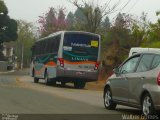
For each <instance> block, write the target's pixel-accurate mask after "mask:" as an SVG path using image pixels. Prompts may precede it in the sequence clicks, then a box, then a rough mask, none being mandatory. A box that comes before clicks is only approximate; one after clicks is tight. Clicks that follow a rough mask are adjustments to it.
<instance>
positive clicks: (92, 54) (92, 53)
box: [63, 33, 99, 61]
mask: <svg viewBox="0 0 160 120" xmlns="http://www.w3.org/2000/svg"><path fill="white" fill-rule="evenodd" d="M63 46H64V47H63V56H64V58H68V60H69V61H97V58H98V49H99V36H98V35H91V34H84V33H65V35H64V44H63Z"/></svg>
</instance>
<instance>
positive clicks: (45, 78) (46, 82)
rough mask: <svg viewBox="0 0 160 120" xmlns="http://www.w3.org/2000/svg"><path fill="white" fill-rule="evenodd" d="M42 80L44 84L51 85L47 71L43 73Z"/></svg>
mask: <svg viewBox="0 0 160 120" xmlns="http://www.w3.org/2000/svg"><path fill="white" fill-rule="evenodd" d="M44 80H45V84H46V85H51V80H50V79H49V78H48V73H47V71H46V72H45V74H44Z"/></svg>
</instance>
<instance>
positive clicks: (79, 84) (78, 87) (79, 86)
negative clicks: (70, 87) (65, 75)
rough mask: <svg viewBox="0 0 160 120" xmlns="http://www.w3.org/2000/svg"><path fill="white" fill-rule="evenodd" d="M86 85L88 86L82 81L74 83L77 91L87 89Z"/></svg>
mask: <svg viewBox="0 0 160 120" xmlns="http://www.w3.org/2000/svg"><path fill="white" fill-rule="evenodd" d="M85 85H86V82H84V81H81V80H77V81H75V82H74V87H75V88H76V89H83V88H84V87H85Z"/></svg>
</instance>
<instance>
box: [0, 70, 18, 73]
mask: <svg viewBox="0 0 160 120" xmlns="http://www.w3.org/2000/svg"><path fill="white" fill-rule="evenodd" d="M14 71H15V70H11V71H7V72H0V74H7V73H13V72H14Z"/></svg>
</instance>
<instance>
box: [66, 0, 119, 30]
mask: <svg viewBox="0 0 160 120" xmlns="http://www.w3.org/2000/svg"><path fill="white" fill-rule="evenodd" d="M68 1H69V2H71V3H72V4H73V5H75V6H76V7H77V8H78V9H80V10H81V11H82V13H83V14H84V15H85V17H86V21H87V23H86V25H85V27H86V30H87V31H90V32H94V33H95V32H96V30H97V28H98V27H99V26H100V24H101V21H102V19H103V18H104V17H105V16H106V15H109V14H111V13H114V12H116V11H118V9H117V8H118V6H119V5H120V2H121V0H119V1H117V2H116V3H115V4H113V5H111V0H108V1H107V2H106V3H105V4H104V5H103V6H100V5H99V4H98V0H97V3H94V0H93V1H92V2H87V1H85V0H81V2H82V3H81V4H80V3H79V0H68Z"/></svg>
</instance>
